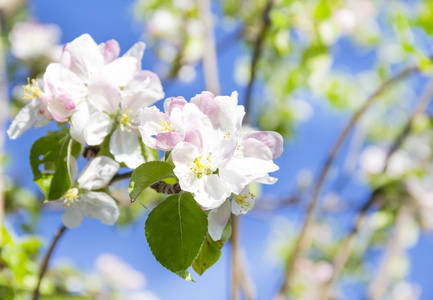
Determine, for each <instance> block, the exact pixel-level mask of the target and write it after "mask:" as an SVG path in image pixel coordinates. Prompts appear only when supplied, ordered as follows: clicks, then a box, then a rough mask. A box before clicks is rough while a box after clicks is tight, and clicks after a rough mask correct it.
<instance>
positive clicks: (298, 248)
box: [277, 66, 419, 299]
mask: <svg viewBox="0 0 433 300" xmlns="http://www.w3.org/2000/svg"><path fill="white" fill-rule="evenodd" d="M417 71H419V67H418V66H415V67H410V68H407V69H405V70H403V71H402V72H400V73H399V74H397V75H395V76H394V77H391V78H390V79H388V80H387V81H385V82H384V83H383V84H382V85H381V86H380V87H379V88H378V89H377V90H376V91H375V92H374V93H373V94H372V95H371V96H370V97H369V98H368V99H367V100H366V101H365V102H364V104H363V105H362V106H361V107H360V108H359V109H358V110H357V111H356V112H355V114H354V115H353V116H352V118H351V119H350V121H349V123H348V124H347V125H346V126H345V128H344V129H343V131H342V133H341V134H340V136H339V137H338V138H337V140H336V142H335V144H334V145H333V147H332V149H331V151H330V153H329V155H328V157H327V159H326V161H325V164H324V166H323V168H322V169H321V171H320V173H319V176H318V180H317V181H316V184H315V186H314V188H313V196H312V200H311V202H310V203H309V205H308V209H307V216H306V218H305V221H304V223H303V226H302V229H301V233H300V234H299V236H298V239H297V242H296V245H295V249H294V250H293V253H292V255H291V256H290V259H289V261H288V263H287V265H286V269H285V274H284V281H283V284H282V286H281V288H280V290H279V292H278V296H277V297H278V298H279V299H284V297H285V295H286V294H287V292H288V291H289V287H290V282H291V279H292V275H293V268H294V265H295V262H296V260H297V259H298V257H299V255H300V254H301V253H302V252H303V250H304V248H305V244H306V241H307V236H308V234H307V233H308V230H309V227H310V225H311V223H312V221H313V214H314V212H315V209H316V206H317V203H318V200H319V194H320V191H321V189H322V186H323V184H324V182H325V179H326V177H327V175H328V173H329V170H330V168H331V165H332V164H333V162H334V159H335V157H336V156H337V154H338V152H339V150H340V148H341V146H342V145H343V143H344V141H345V140H346V138H347V136H348V135H349V133H350V132H351V131H352V129H353V128H354V127H355V125H356V124H357V123H358V121H359V120H360V119H361V117H362V116H363V115H364V113H365V112H366V110H367V109H368V108H369V107H370V106H371V105H372V104H373V103H374V102H375V101H376V99H377V98H378V96H380V95H381V94H382V93H383V92H385V91H386V89H387V88H388V87H389V86H391V85H392V84H394V83H395V82H397V81H399V80H401V79H403V78H405V77H406V76H408V75H410V74H412V73H414V72H417Z"/></svg>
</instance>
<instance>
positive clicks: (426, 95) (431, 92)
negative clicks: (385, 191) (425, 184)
mask: <svg viewBox="0 0 433 300" xmlns="http://www.w3.org/2000/svg"><path fill="white" fill-rule="evenodd" d="M432 97H433V78H431V79H430V80H429V81H428V82H427V84H426V85H425V88H424V90H423V92H422V93H421V96H420V99H419V101H418V104H417V106H416V107H415V109H414V111H413V113H412V115H411V116H410V117H409V120H408V121H407V123H406V125H405V127H404V129H403V130H402V132H401V133H400V134H399V135H398V136H397V138H396V139H395V141H394V143H393V144H392V146H391V147H390V150H389V152H388V153H387V156H386V159H385V164H384V166H383V169H382V173H384V172H386V170H387V169H388V165H389V160H390V158H391V156H392V154H393V153H395V151H397V150H398V149H399V148H400V147H401V146H402V145H403V143H404V141H405V140H406V138H407V137H408V136H409V133H410V132H411V130H412V126H413V122H414V120H415V119H416V117H417V116H419V115H420V114H422V113H424V111H425V110H426V109H427V107H428V104H429V103H430V102H431V100H432ZM379 194H381V191H380V189H376V190H375V191H374V192H373V194H372V195H371V196H370V198H369V200H368V201H367V202H366V203H365V204H364V206H363V207H362V208H361V210H360V212H359V214H358V217H357V219H356V221H355V225H354V226H353V228H352V230H351V231H350V233H349V234H348V235H347V236H346V238H345V239H344V240H343V242H342V244H341V246H340V248H339V249H338V250H337V252H336V255H335V258H334V262H333V265H334V271H333V274H332V277H331V278H330V280H329V281H328V282H327V283H326V284H325V289H324V292H323V294H322V295H323V299H328V298H329V294H330V293H331V288H332V285H333V283H334V281H335V280H336V278H338V276H339V275H340V273H341V271H342V270H343V268H344V266H345V265H346V263H347V260H348V258H349V256H350V253H351V252H352V250H353V245H354V244H353V241H354V239H355V236H356V234H357V232H358V231H359V228H360V227H361V224H362V223H363V220H364V218H365V215H366V214H367V211H368V209H369V208H370V207H371V206H372V205H373V204H374V203H375V199H376V196H377V195H379Z"/></svg>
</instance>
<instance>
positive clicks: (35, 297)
mask: <svg viewBox="0 0 433 300" xmlns="http://www.w3.org/2000/svg"><path fill="white" fill-rule="evenodd" d="M65 231H66V227H65V225H62V227H60V229H59V230H58V231H57V233H56V236H55V237H54V239H53V241H52V242H51V246H50V248H49V249H48V252H47V254H45V257H44V260H43V262H42V265H41V270H40V272H39V279H38V283H37V284H36V287H35V290H34V291H33V298H32V299H33V300H38V298H39V288H40V286H41V282H42V279H43V278H44V275H45V273H46V271H47V269H48V263H49V262H50V258H51V255H52V254H53V251H54V248H55V247H56V245H57V242H58V241H59V239H60V237H61V236H62V235H63V233H64V232H65Z"/></svg>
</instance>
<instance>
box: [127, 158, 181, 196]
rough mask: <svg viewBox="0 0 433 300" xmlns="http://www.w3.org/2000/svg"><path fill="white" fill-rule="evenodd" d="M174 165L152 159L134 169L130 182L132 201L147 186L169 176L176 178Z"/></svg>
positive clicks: (129, 191) (129, 190)
mask: <svg viewBox="0 0 433 300" xmlns="http://www.w3.org/2000/svg"><path fill="white" fill-rule="evenodd" d="M173 168H174V166H173V165H172V164H170V163H168V162H164V161H150V162H146V163H144V164H142V165H141V166H139V167H138V168H137V169H135V170H134V172H133V173H132V176H131V181H130V183H129V188H128V193H129V196H130V197H131V200H132V201H135V199H136V198H137V197H138V196H139V195H140V194H141V192H143V191H144V190H145V189H146V188H148V187H149V186H151V185H152V184H154V183H155V182H158V181H161V180H163V179H167V178H176V175H174V173H173Z"/></svg>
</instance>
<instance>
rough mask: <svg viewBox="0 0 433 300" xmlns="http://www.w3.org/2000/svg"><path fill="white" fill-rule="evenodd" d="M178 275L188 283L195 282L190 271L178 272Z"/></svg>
mask: <svg viewBox="0 0 433 300" xmlns="http://www.w3.org/2000/svg"><path fill="white" fill-rule="evenodd" d="M176 275H177V276H179V277H180V278H182V279H184V280H186V281H192V282H195V280H194V278H192V276H191V273H190V272H189V271H188V270H185V271H179V272H176Z"/></svg>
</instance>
